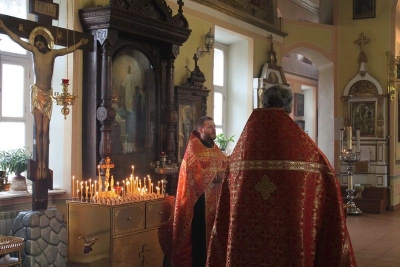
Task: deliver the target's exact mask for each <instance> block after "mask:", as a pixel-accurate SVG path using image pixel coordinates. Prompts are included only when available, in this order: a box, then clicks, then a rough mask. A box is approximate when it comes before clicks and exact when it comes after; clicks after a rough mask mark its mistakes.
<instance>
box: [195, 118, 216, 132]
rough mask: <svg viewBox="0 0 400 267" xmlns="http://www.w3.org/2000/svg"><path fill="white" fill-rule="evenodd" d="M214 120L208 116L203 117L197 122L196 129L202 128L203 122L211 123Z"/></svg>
mask: <svg viewBox="0 0 400 267" xmlns="http://www.w3.org/2000/svg"><path fill="white" fill-rule="evenodd" d="M213 120H214V119H213V118H211V117H209V116H203V117H201V118H200V119H199V120H198V121H197V129H199V128H201V127H203V126H204V122H205V121H213Z"/></svg>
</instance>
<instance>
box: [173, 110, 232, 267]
mask: <svg viewBox="0 0 400 267" xmlns="http://www.w3.org/2000/svg"><path fill="white" fill-rule="evenodd" d="M197 128H198V131H193V132H192V133H191V135H190V138H189V142H188V145H187V148H186V151H185V155H184V157H183V161H182V164H181V167H180V172H179V181H178V188H177V193H176V198H175V213H174V223H173V238H172V266H174V267H192V266H193V267H194V266H199V267H204V266H205V263H206V259H207V247H208V243H209V240H210V234H211V229H212V227H213V224H214V220H215V212H216V209H217V201H218V198H219V193H220V188H221V181H222V180H221V178H222V177H223V174H224V172H225V170H226V166H227V157H226V156H225V155H224V154H223V153H222V152H221V151H220V150H219V148H218V147H217V146H216V145H215V144H214V140H215V137H216V133H215V124H214V121H213V119H212V118H210V117H202V118H200V119H199V121H198V123H197Z"/></svg>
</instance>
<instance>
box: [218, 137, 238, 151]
mask: <svg viewBox="0 0 400 267" xmlns="http://www.w3.org/2000/svg"><path fill="white" fill-rule="evenodd" d="M233 137H235V136H234V135H232V136H231V137H229V138H226V137H225V135H224V134H223V133H220V134H217V137H216V138H215V140H214V142H215V143H216V144H217V146H218V147H219V149H221V151H225V150H226V147H227V146H228V143H229V142H232V143H233V142H235V140H233Z"/></svg>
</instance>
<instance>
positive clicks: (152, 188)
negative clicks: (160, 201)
mask: <svg viewBox="0 0 400 267" xmlns="http://www.w3.org/2000/svg"><path fill="white" fill-rule="evenodd" d="M150 193H151V194H153V183H151V192H150Z"/></svg>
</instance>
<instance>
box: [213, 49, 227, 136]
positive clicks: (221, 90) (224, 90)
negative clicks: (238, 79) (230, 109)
mask: <svg viewBox="0 0 400 267" xmlns="http://www.w3.org/2000/svg"><path fill="white" fill-rule="evenodd" d="M213 49H214V52H215V49H219V50H221V51H222V52H223V54H224V62H223V65H224V73H223V86H219V85H215V84H214V79H213V87H214V98H213V99H215V93H221V94H222V101H223V102H222V114H221V116H222V124H220V125H219V124H215V128H216V129H221V131H222V133H226V128H227V126H226V110H227V107H226V100H227V96H228V86H227V84H228V51H229V46H227V45H224V44H221V43H217V42H216V43H215V44H214V48H213ZM213 62H214V63H215V60H214V61H213ZM213 67H215V64H213ZM213 104H214V117H215V105H216V103H215V101H214V103H213ZM214 122H215V121H214ZM217 132H218V131H217Z"/></svg>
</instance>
